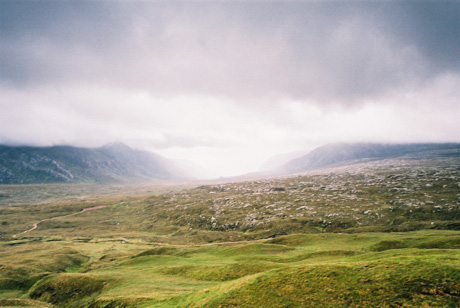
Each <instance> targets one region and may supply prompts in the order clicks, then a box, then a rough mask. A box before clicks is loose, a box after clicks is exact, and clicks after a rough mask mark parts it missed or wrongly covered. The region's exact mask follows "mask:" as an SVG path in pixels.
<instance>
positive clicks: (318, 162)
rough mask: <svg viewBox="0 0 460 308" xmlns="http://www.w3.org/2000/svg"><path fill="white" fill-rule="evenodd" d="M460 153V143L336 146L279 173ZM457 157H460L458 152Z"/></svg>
mask: <svg viewBox="0 0 460 308" xmlns="http://www.w3.org/2000/svg"><path fill="white" fill-rule="evenodd" d="M446 150H460V143H409V144H380V143H336V144H328V145H325V146H322V147H319V148H317V149H315V150H313V151H312V152H310V153H308V154H307V155H304V156H302V157H300V158H297V159H294V160H291V161H289V162H287V163H286V164H285V165H283V166H282V167H281V168H279V169H278V170H277V172H278V173H284V174H286V173H287V174H291V173H300V172H305V171H311V170H316V169H321V168H326V167H336V166H341V165H346V164H353V163H358V162H362V161H368V160H380V159H385V158H395V157H400V156H404V155H407V154H414V153H427V152H431V151H446ZM455 155H459V153H458V151H457V152H456V154H455Z"/></svg>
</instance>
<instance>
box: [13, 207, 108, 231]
mask: <svg viewBox="0 0 460 308" xmlns="http://www.w3.org/2000/svg"><path fill="white" fill-rule="evenodd" d="M106 207H107V205H98V206H92V207H87V208H86V209H83V210H81V211H79V212H76V213H72V214H68V215H63V216H55V217H51V218H45V219H42V220H40V221H39V222H37V223H35V224H34V226H33V227H32V228H30V229H28V230H26V231H22V232H21V233H18V234H15V235H13V238H17V237H18V236H19V235H22V234H25V233H28V232H30V231H33V230H35V229H37V228H38V225H39V224H40V223H42V222H45V221H49V220H53V219H58V218H64V217H70V216H75V215H78V214H81V213H84V212H88V211H94V210H100V209H103V208H106Z"/></svg>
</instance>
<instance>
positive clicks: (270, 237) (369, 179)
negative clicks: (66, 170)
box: [0, 158, 460, 308]
mask: <svg viewBox="0 0 460 308" xmlns="http://www.w3.org/2000/svg"><path fill="white" fill-rule="evenodd" d="M459 185H460V159H459V158H445V159H441V158H439V159H436V160H429V159H425V160H424V159H406V160H386V161H384V162H372V163H366V164H361V165H359V166H348V167H343V168H339V169H334V170H326V171H322V172H317V173H310V174H304V175H298V176H293V177H287V178H276V179H267V180H258V181H251V182H240V183H228V184H210V185H203V186H198V187H195V188H189V189H182V187H179V186H177V187H173V188H168V187H164V186H161V187H160V186H158V187H157V189H156V190H155V189H154V188H152V191H148V190H149V189H148V188H146V187H143V188H142V189H141V190H140V193H129V192H124V193H120V194H110V193H109V194H101V196H99V197H98V194H97V187H92V188H91V189H92V190H94V191H93V193H92V194H91V196H87V197H85V196H83V195H81V198H78V191H79V190H80V189H83V190H87V189H88V188H87V187H86V188H85V187H83V188H81V187H80V188H79V187H78V186H62V188H61V187H59V186H50V187H47V186H34V187H32V190H33V191H35V197H34V193H32V192H31V191H27V192H25V194H26V195H29V197H30V198H29V199H30V200H31V201H30V202H24V201H16V202H6V200H13V199H14V196H15V195H18V196H20V195H21V189H24V187H21V186H7V187H0V195H2V196H4V197H3V203H2V205H1V206H0V226H1V228H0V307H70V308H72V307H90V308H97V307H101V308H102V307H106V308H108V307H460V304H459V302H460V192H459V188H460V186H459ZM67 187H71V189H73V190H74V191H75V193H72V192H70V195H68V196H67V197H63V198H59V197H58V194H52V193H50V194H46V195H45V196H44V195H43V194H44V193H45V192H46V191H47V190H53V191H59V190H60V189H62V191H65V190H66V189H67ZM101 189H102V191H109V192H110V191H115V190H114V188H111V187H103V188H101ZM117 189H118V188H117ZM129 189H130V191H134V190H131V189H134V188H129ZM5 196H6V197H5ZM19 199H20V198H19ZM34 200H35V201H34ZM85 209H86V210H85ZM88 209H91V210H88ZM34 225H35V226H36V227H35V226H34ZM24 231H27V232H24ZM14 235H16V237H14Z"/></svg>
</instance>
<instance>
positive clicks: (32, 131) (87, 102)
mask: <svg viewBox="0 0 460 308" xmlns="http://www.w3.org/2000/svg"><path fill="white" fill-rule="evenodd" d="M459 119H460V2H459V1H432V2H431V1H382V2H378V1H369V2H368V1H268V0H267V1H218V0H215V1H212V0H208V1H166V0H165V1H84V0H83V1H76V0H75V1H40V0H38V1H21V0H14V1H13V0H11V1H10V0H2V1H0V143H9V144H30V145H55V144H70V145H77V146H99V145H102V144H105V143H108V142H113V141H121V142H125V143H127V144H128V145H131V146H132V147H135V148H142V149H148V150H152V151H154V152H157V153H159V154H162V155H164V156H166V157H169V158H173V159H186V160H189V161H191V162H194V163H197V164H199V165H202V166H204V167H207V168H208V170H209V174H210V175H212V176H220V175H237V174H240V173H244V172H249V171H254V170H257V168H258V167H259V166H260V165H261V164H262V163H263V162H264V161H265V160H266V159H267V158H269V157H270V156H272V155H276V154H279V153H284V152H291V151H306V150H311V149H313V148H314V147H316V146H319V145H323V144H326V143H329V142H337V141H342V142H354V141H363V142H370V141H374V142H422V141H423V142H433V141H437V142H446V141H457V142H459V141H460V124H459V123H460V121H459Z"/></svg>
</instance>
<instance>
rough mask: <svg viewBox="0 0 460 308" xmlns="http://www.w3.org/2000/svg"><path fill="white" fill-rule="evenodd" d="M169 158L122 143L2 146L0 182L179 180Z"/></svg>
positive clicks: (181, 175)
mask: <svg viewBox="0 0 460 308" xmlns="http://www.w3.org/2000/svg"><path fill="white" fill-rule="evenodd" d="M184 174H185V173H184V172H182V171H180V170H179V169H178V168H177V167H175V166H174V164H173V163H172V162H170V161H169V160H167V159H166V158H164V157H162V156H160V155H157V154H154V153H151V152H146V151H138V150H133V149H131V148H130V147H128V146H126V145H123V144H119V143H116V144H111V145H106V146H103V147H100V148H79V147H71V146H53V147H29V146H18V147H12V146H5V145H1V146H0V184H31V183H60V182H66V183H78V182H101V183H110V182H138V181H150V180H178V179H183V178H185V176H184Z"/></svg>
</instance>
